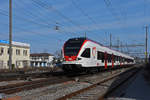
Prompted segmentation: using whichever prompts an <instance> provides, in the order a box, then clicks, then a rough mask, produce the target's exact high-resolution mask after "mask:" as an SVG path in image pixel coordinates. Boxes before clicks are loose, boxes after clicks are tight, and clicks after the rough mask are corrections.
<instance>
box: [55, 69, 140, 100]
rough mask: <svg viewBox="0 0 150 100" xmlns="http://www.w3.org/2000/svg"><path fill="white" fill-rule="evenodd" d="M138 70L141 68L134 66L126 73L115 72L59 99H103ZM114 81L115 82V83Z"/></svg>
mask: <svg viewBox="0 0 150 100" xmlns="http://www.w3.org/2000/svg"><path fill="white" fill-rule="evenodd" d="M138 71H139V68H132V69H130V70H128V71H126V72H124V73H115V74H113V75H112V76H110V77H107V78H105V79H103V80H101V81H100V82H97V83H96V84H93V85H91V86H89V87H87V88H84V89H81V90H79V91H76V92H73V93H70V94H68V95H65V96H63V97H61V98H58V99H57V100H103V99H104V98H105V97H106V96H107V95H109V94H110V93H112V92H113V91H115V90H116V89H117V87H119V86H120V85H122V84H123V83H125V82H126V81H128V80H129V79H130V78H131V77H132V76H134V75H135V74H136V73H137V72H138ZM115 80H117V81H115ZM114 81H115V84H113V82H114ZM112 84H113V85H112ZM110 87H111V88H110Z"/></svg>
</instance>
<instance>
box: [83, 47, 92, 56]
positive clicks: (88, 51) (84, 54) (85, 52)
mask: <svg viewBox="0 0 150 100" xmlns="http://www.w3.org/2000/svg"><path fill="white" fill-rule="evenodd" d="M90 52H91V50H90V48H86V49H85V50H84V51H83V53H82V54H81V56H82V57H85V58H90Z"/></svg>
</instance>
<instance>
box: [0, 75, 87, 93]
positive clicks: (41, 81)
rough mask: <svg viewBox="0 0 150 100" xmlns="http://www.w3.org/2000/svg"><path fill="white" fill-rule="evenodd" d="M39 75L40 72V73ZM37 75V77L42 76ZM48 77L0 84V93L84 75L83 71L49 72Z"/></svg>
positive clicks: (70, 79)
mask: <svg viewBox="0 0 150 100" xmlns="http://www.w3.org/2000/svg"><path fill="white" fill-rule="evenodd" d="M40 75H41V74H40ZM40 75H38V76H39V77H42V76H40ZM48 75H49V77H48V76H46V78H44V79H39V80H30V81H27V82H18V83H15V84H8V85H5V86H0V93H4V94H13V93H17V92H20V91H23V90H31V89H35V88H40V87H44V86H47V85H52V84H57V83H63V82H67V81H74V80H75V77H76V76H81V77H86V76H87V74H85V73H79V74H77V73H64V72H55V73H51V74H49V73H48Z"/></svg>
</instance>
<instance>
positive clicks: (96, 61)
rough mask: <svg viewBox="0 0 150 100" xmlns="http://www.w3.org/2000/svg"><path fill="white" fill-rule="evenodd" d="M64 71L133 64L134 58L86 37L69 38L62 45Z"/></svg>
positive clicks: (99, 68)
mask: <svg viewBox="0 0 150 100" xmlns="http://www.w3.org/2000/svg"><path fill="white" fill-rule="evenodd" d="M62 53H63V59H64V61H63V62H62V69H63V70H64V71H91V70H101V69H109V68H120V67H123V66H129V65H133V64H135V61H134V58H133V57H130V56H128V55H126V54H123V53H121V52H118V51H115V50H112V49H110V48H108V47H105V46H103V45H101V44H99V43H97V42H94V41H92V40H89V39H87V38H71V39H69V40H68V41H66V42H65V44H64V46H63V50H62Z"/></svg>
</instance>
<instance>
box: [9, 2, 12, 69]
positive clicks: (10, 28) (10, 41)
mask: <svg viewBox="0 0 150 100" xmlns="http://www.w3.org/2000/svg"><path fill="white" fill-rule="evenodd" d="M9 69H10V70H11V69H12V0H9Z"/></svg>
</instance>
